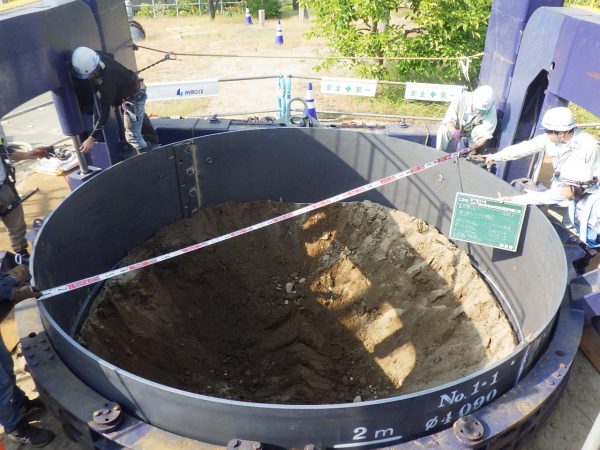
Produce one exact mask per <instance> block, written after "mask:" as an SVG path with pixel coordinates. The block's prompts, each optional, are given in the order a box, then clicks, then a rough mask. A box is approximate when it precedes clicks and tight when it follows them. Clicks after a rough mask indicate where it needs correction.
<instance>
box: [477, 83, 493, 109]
mask: <svg viewBox="0 0 600 450" xmlns="http://www.w3.org/2000/svg"><path fill="white" fill-rule="evenodd" d="M493 104H494V90H493V89H492V87H491V86H488V85H483V86H479V87H478V88H477V89H475V90H474V91H473V108H475V109H477V110H479V111H487V110H488V109H490V108H491V107H492V105H493Z"/></svg>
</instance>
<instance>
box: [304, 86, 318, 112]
mask: <svg viewBox="0 0 600 450" xmlns="http://www.w3.org/2000/svg"><path fill="white" fill-rule="evenodd" d="M304 101H306V114H308V115H309V116H311V117H313V118H315V119H316V118H317V109H316V108H315V99H314V97H313V89H312V83H308V85H307V87H306V98H305V99H304Z"/></svg>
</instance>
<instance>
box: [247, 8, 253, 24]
mask: <svg viewBox="0 0 600 450" xmlns="http://www.w3.org/2000/svg"><path fill="white" fill-rule="evenodd" d="M246 25H252V16H251V15H250V8H248V7H247V6H246Z"/></svg>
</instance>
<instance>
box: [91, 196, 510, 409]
mask: <svg viewBox="0 0 600 450" xmlns="http://www.w3.org/2000/svg"><path fill="white" fill-rule="evenodd" d="M295 208H298V206H297V205H293V204H284V203H274V202H256V203H241V204H240V203H224V204H220V205H214V206H211V207H208V208H206V209H203V210H200V211H199V212H198V213H197V214H196V215H195V216H194V217H193V218H191V219H186V220H183V221H181V222H178V223H175V224H173V225H171V226H168V227H165V228H164V229H162V230H160V231H159V232H158V233H157V234H156V235H155V236H154V237H153V238H152V239H150V240H149V241H147V242H146V243H145V244H144V245H142V246H140V247H139V248H136V249H134V250H132V251H131V252H130V253H129V255H128V256H127V257H126V258H125V263H131V262H135V261H139V260H143V259H147V258H150V257H153V256H156V255H159V254H163V253H165V252H168V251H171V250H173V249H177V248H182V247H185V246H188V245H191V244H193V243H196V242H201V241H204V240H206V239H209V238H212V237H215V236H218V235H221V234H223V233H226V232H229V231H232V230H235V229H239V228H242V227H244V226H247V225H250V224H253V223H258V222H261V221H263V220H265V219H267V218H270V217H275V216H277V215H279V214H283V213H285V212H288V211H290V210H292V209H295ZM80 342H81V343H82V344H84V345H85V346H86V347H87V348H89V349H90V350H91V351H93V352H94V353H96V354H97V355H99V356H101V357H102V358H104V359H106V360H108V361H110V362H112V363H114V364H116V365H117V366H119V367H122V368H124V369H126V370H128V371H130V372H133V373H135V374H138V375H141V376H143V377H145V378H148V379H150V380H154V381H157V382H159V383H163V384H166V385H169V386H173V387H177V388H179V389H183V390H187V391H192V392H198V393H202V394H206V395H211V396H216V397H221V398H228V399H236V400H247V401H256V402H267V403H294V404H298V403H304V404H325V403H339V402H351V401H353V400H354V399H356V397H360V399H362V400H371V399H376V398H382V397H389V396H393V395H397V394H401V393H407V392H412V391H416V390H419V389H423V388H427V387H431V386H435V385H439V384H442V383H444V382H447V381H451V380H453V379H456V378H459V377H461V376H463V375H465V374H468V373H470V372H473V371H475V370H477V369H480V368H482V367H484V366H486V365H487V364H489V363H490V362H492V361H496V360H498V359H501V358H502V357H504V356H505V355H507V354H508V353H510V352H511V351H512V349H513V348H514V347H515V345H516V340H515V337H514V335H513V331H512V328H511V326H510V324H509V322H508V320H507V318H506V317H505V315H504V313H503V311H502V310H501V308H500V307H499V306H498V304H497V301H496V299H495V297H494V296H493V295H492V294H491V293H490V290H489V288H488V286H487V285H486V283H485V282H484V281H483V280H482V279H481V278H480V276H479V275H478V273H477V272H476V271H475V269H474V268H473V267H472V266H471V264H470V261H469V258H468V256H467V255H466V254H465V253H464V252H462V251H460V250H459V249H458V248H456V246H455V245H453V244H452V243H451V242H450V241H449V240H448V239H447V238H446V237H445V236H443V235H442V234H440V233H439V232H438V231H437V230H436V229H435V228H433V227H431V226H429V225H428V224H427V223H425V222H424V221H422V220H420V219H417V218H414V217H411V216H409V215H407V214H404V213H402V212H398V211H395V210H392V209H388V208H385V207H382V206H380V205H378V204H374V203H371V202H361V203H345V204H336V205H332V206H330V207H328V208H325V209H322V210H318V211H315V212H313V213H310V214H307V215H304V216H301V217H298V218H296V219H291V220H288V221H284V222H280V223H278V224H275V225H272V226H269V227H266V228H263V229H261V230H258V231H255V232H252V233H249V234H247V235H244V236H240V237H237V238H234V239H231V240H229V241H226V242H222V243H220V244H218V245H215V246H212V247H208V248H205V249H202V250H199V251H196V252H193V253H191V254H187V255H184V256H181V257H178V258H175V259H172V260H169V261H165V262H162V263H160V264H158V265H155V266H153V267H151V268H148V269H144V270H142V271H137V272H133V273H130V274H128V275H126V276H123V277H119V278H117V279H112V280H109V281H108V282H107V283H106V285H105V286H104V287H103V289H102V291H101V292H100V293H99V295H98V297H97V299H96V302H95V304H94V306H93V308H92V310H91V313H90V316H89V317H88V319H87V321H86V322H85V324H84V326H83V328H82V331H81V333H80Z"/></svg>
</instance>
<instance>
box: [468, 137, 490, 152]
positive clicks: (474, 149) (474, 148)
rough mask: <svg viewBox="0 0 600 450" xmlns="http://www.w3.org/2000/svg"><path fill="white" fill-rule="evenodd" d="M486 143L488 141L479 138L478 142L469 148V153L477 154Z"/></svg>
mask: <svg viewBox="0 0 600 450" xmlns="http://www.w3.org/2000/svg"><path fill="white" fill-rule="evenodd" d="M487 141H489V139H486V138H481V139H479V140H478V141H476V142H474V143H473V145H471V147H469V148H470V149H471V152H473V153H477V151H478V150H479V149H480V148H481V147H483V146H484V145H485V144H486V143H487Z"/></svg>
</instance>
